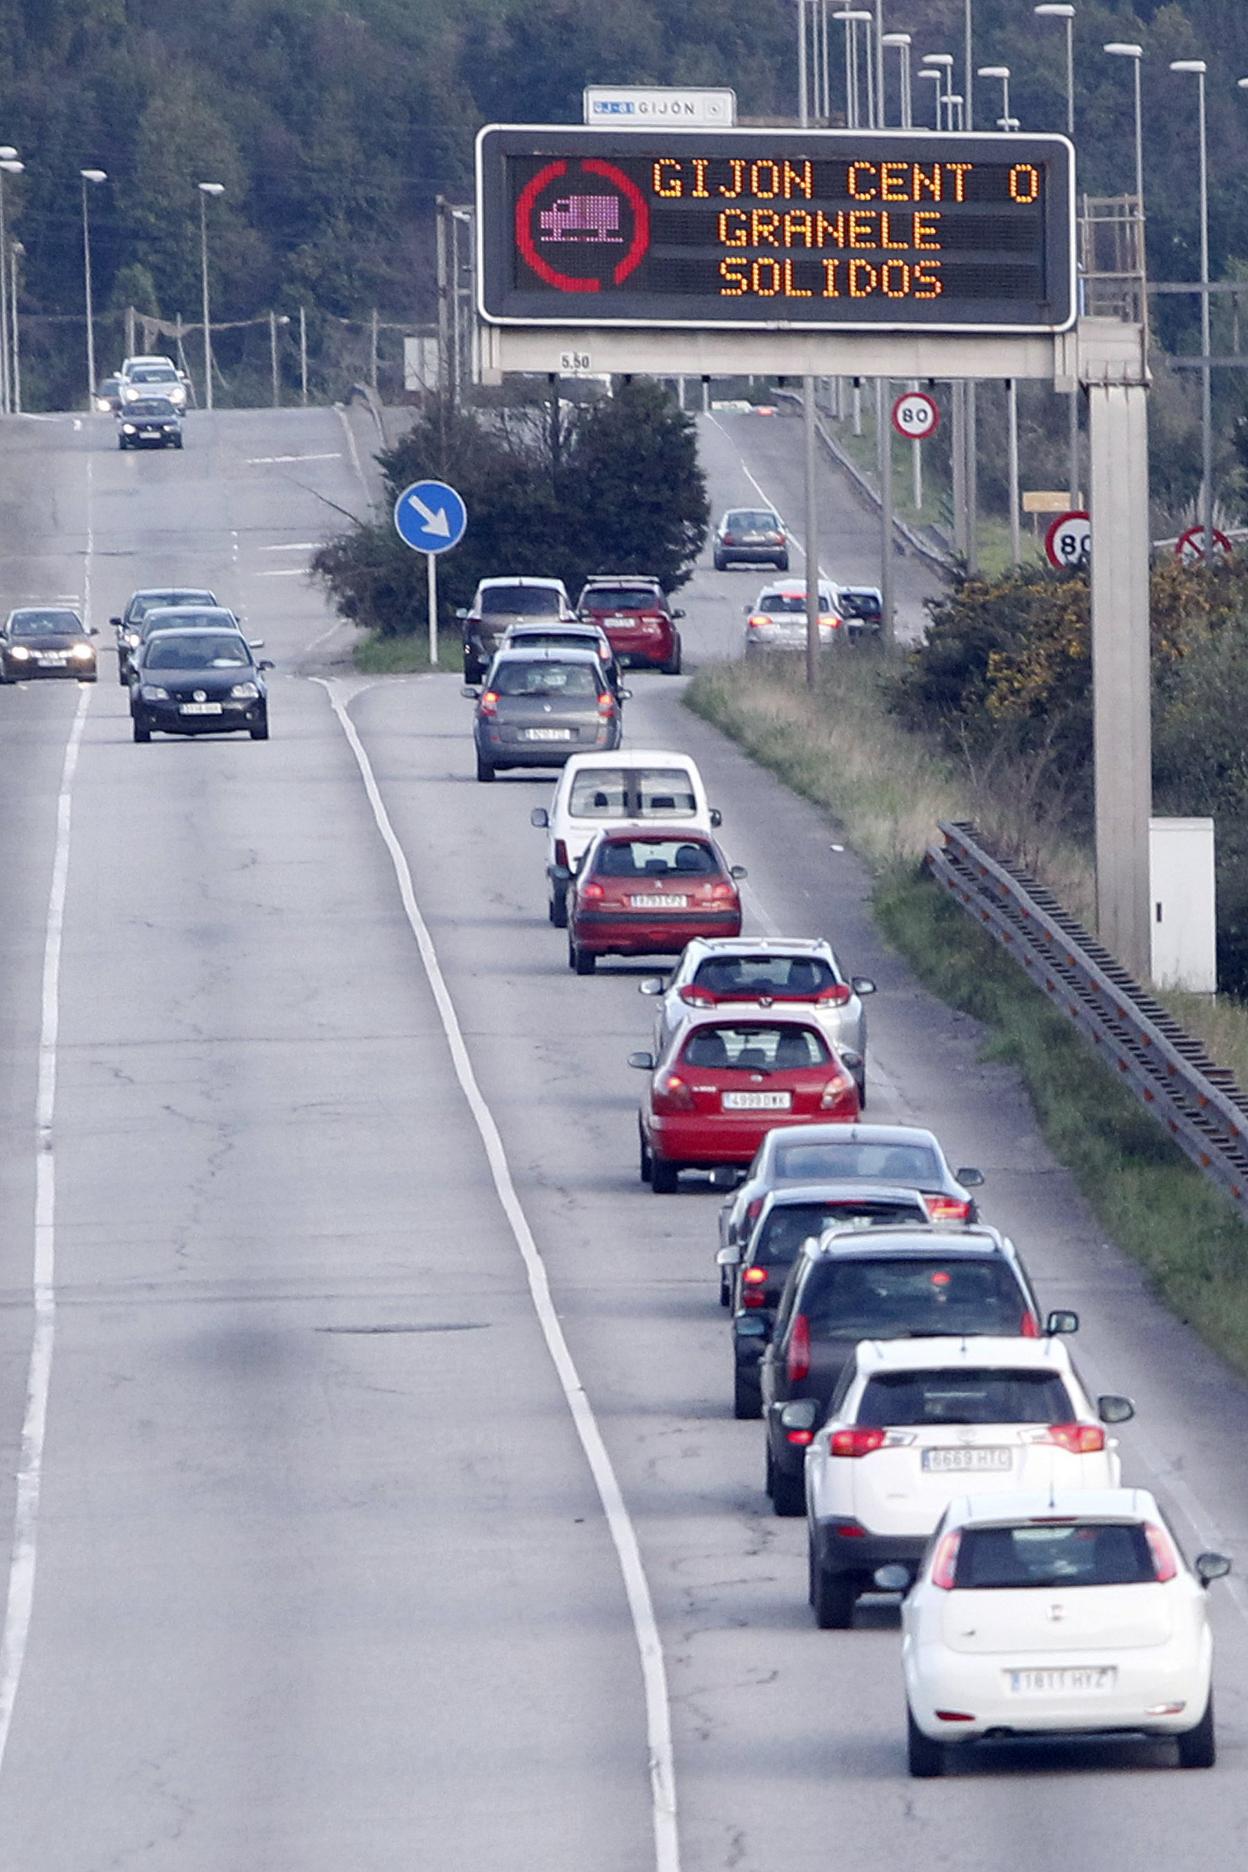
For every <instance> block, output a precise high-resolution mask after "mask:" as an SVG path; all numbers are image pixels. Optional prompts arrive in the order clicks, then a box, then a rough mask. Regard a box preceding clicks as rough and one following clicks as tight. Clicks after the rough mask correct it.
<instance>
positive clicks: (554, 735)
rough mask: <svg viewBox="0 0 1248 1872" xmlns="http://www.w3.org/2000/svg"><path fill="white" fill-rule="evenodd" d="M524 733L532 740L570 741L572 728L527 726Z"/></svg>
mask: <svg viewBox="0 0 1248 1872" xmlns="http://www.w3.org/2000/svg"><path fill="white" fill-rule="evenodd" d="M524 733H525V735H526V737H527V738H528V740H530V741H570V740H571V739H572V730H571V729H570V728H526V729H525V730H524Z"/></svg>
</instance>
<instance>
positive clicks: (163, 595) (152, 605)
mask: <svg viewBox="0 0 1248 1872" xmlns="http://www.w3.org/2000/svg"><path fill="white" fill-rule="evenodd" d="M216 602H217V600H216V596H215V594H214V593H213V592H209V591H162V592H156V591H152V592H136V593H135V595H134V597H133V598H132V599H131V600H130V607H129V612H130V621H131V623H132V624H137V623H140V622H141V621H142V619H143V618H145V617H146V616H147V614H148V612H149V611H167V610H168V609H169V607H170V606H171V605H215V604H216Z"/></svg>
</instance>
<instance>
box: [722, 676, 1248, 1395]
mask: <svg viewBox="0 0 1248 1872" xmlns="http://www.w3.org/2000/svg"><path fill="white" fill-rule="evenodd" d="M851 662H852V659H846V667H845V668H843V669H842V670H840V671H838V672H833V677H832V679H831V680H832V681H833V682H835V683H836V685H837V694H838V695H839V696H840V698H841V700H842V702H844V703H847V704H849V706H847V707H836V708H831V707H829V690H830V684H825V686H824V689H823V690H822V691H820V692H816V693H815V694H814V695H813V696H811V695H808V694H807V693H806V692H805V691H803V690H800V689H798V688H797V687H796V686H795V685H794V683H793V681H792V680H791V679H786V678H785V677H783V676H768V675H760V674H757V673H756V672H754V671H746V670H745V669H744V668H742V667H741V666H739V665H727V664H724V665H717V666H713V667H711V668H709V669H706V670H703V671H700V672H699V674H698V675H697V676H696V677H695V678H694V681H693V682H692V683H691V684H690V686H689V689H688V690H687V691H686V701H687V703H688V705H689V707H690V708H692V709H693V710H694V712H695V713H696V714H698V715H701V716H702V717H703V718H704V719H705V720H707V721H709V722H712V723H713V724H714V725H715V726H716V727H718V728H720V729H722V730H723V731H724V732H725V733H726V734H728V735H730V736H732V738H733V739H734V740H736V741H737V742H739V743H740V745H741V746H742V747H743V748H744V749H745V751H746V752H747V753H748V754H750V755H751V756H752V757H753V758H754V759H755V760H757V761H758V762H759V763H760V764H761V765H762V766H765V767H767V768H769V769H770V770H771V771H772V772H773V773H775V774H777V775H778V776H779V778H780V779H782V780H783V781H785V783H786V784H787V785H789V786H791V787H792V788H793V789H794V790H795V791H796V792H798V793H801V794H803V795H804V796H805V797H806V798H807V799H810V800H812V801H814V803H815V804H817V805H820V806H822V807H824V808H826V809H827V810H828V811H829V812H830V813H831V814H833V815H834V816H835V817H836V819H837V820H838V821H839V823H840V824H841V826H843V827H844V830H845V832H846V835H847V836H848V839H849V841H850V843H851V844H852V845H853V846H854V848H855V850H857V851H858V852H859V853H860V854H861V855H862V856H863V857H864V858H866V860H867V861H868V863H869V864H870V865H871V866H872V869H873V870H874V872H875V878H876V882H875V891H874V905H875V911H876V916H877V919H878V921H879V924H880V927H881V928H882V929H883V930H884V932H885V933H886V935H887V936H888V937H889V939H890V941H892V942H893V944H894V945H895V946H896V948H897V949H899V950H900V951H901V953H902V954H903V955H904V956H905V957H906V960H907V961H908V962H909V964H910V966H911V967H912V968H913V969H914V971H915V973H916V975H918V977H919V978H920V980H922V981H923V982H924V983H925V984H926V985H927V986H928V987H929V988H931V989H932V991H933V992H934V993H936V994H938V995H939V996H940V997H941V998H942V999H943V1000H945V1001H947V1002H949V1003H950V1004H951V1005H952V1006H955V1007H958V1008H962V1009H964V1010H965V1011H966V1012H967V1013H969V1014H972V1015H973V1016H974V1017H975V1018H976V1019H977V1020H979V1021H981V1022H982V1023H983V1025H984V1027H985V1028H986V1029H987V1033H988V1039H987V1041H986V1049H985V1050H986V1056H987V1057H989V1058H993V1059H999V1060H1005V1061H1009V1062H1010V1063H1011V1064H1012V1065H1013V1066H1014V1067H1015V1068H1016V1069H1017V1071H1018V1072H1019V1073H1020V1074H1021V1076H1022V1078H1023V1081H1024V1083H1025V1084H1026V1086H1027V1088H1028V1090H1029V1092H1030V1094H1031V1098H1032V1101H1033V1103H1034V1105H1035V1109H1036V1115H1037V1118H1038V1121H1039V1123H1040V1126H1041V1129H1042V1131H1043V1133H1044V1136H1045V1138H1046V1139H1047V1141H1048V1143H1049V1146H1050V1148H1051V1149H1052V1150H1053V1152H1054V1155H1055V1156H1056V1157H1057V1158H1058V1159H1059V1160H1060V1161H1061V1162H1062V1163H1064V1164H1065V1165H1066V1166H1067V1167H1068V1168H1069V1169H1070V1170H1071V1172H1072V1173H1073V1174H1074V1176H1075V1178H1076V1180H1077V1182H1078V1184H1079V1187H1080V1188H1081V1190H1082V1191H1083V1193H1084V1195H1085V1197H1086V1198H1087V1200H1088V1202H1089V1204H1090V1205H1091V1207H1092V1209H1093V1211H1094V1212H1095V1214H1096V1216H1097V1217H1098V1219H1099V1221H1100V1222H1101V1224H1102V1225H1103V1227H1104V1228H1105V1230H1106V1232H1107V1234H1109V1235H1111V1236H1112V1237H1113V1239H1114V1240H1115V1241H1116V1242H1117V1243H1118V1244H1119V1246H1120V1247H1122V1248H1123V1249H1125V1250H1126V1251H1127V1253H1129V1254H1130V1255H1131V1256H1132V1257H1133V1258H1134V1259H1135V1260H1136V1261H1137V1262H1138V1263H1139V1265H1140V1266H1141V1267H1142V1268H1143V1269H1144V1271H1145V1273H1146V1274H1147V1276H1148V1278H1149V1279H1150V1281H1151V1282H1152V1284H1153V1286H1154V1287H1155V1289H1156V1291H1157V1292H1158V1294H1159V1295H1160V1296H1161V1297H1162V1299H1164V1300H1165V1302H1166V1303H1167V1305H1168V1306H1169V1307H1170V1308H1171V1310H1172V1311H1173V1312H1175V1313H1176V1314H1177V1315H1178V1316H1179V1318H1180V1319H1182V1320H1184V1321H1187V1322H1188V1323H1190V1324H1191V1325H1192V1326H1193V1327H1195V1329H1196V1330H1197V1331H1198V1332H1199V1333H1200V1334H1201V1336H1202V1337H1203V1338H1204V1339H1205V1340H1206V1341H1207V1342H1208V1343H1209V1344H1210V1345H1212V1346H1214V1347H1215V1348H1216V1349H1217V1350H1218V1351H1219V1352H1221V1353H1222V1354H1223V1355H1224V1356H1225V1357H1227V1358H1228V1359H1230V1360H1231V1361H1232V1362H1233V1363H1234V1364H1235V1365H1236V1366H1237V1367H1238V1368H1239V1369H1240V1370H1241V1371H1243V1372H1246V1373H1248V1231H1246V1230H1245V1228H1244V1225H1243V1223H1241V1222H1240V1220H1239V1218H1238V1217H1237V1216H1236V1215H1235V1213H1234V1212H1233V1211H1232V1210H1231V1209H1230V1207H1229V1206H1228V1204H1227V1203H1226V1202H1225V1201H1224V1199H1223V1198H1222V1197H1221V1196H1220V1195H1219V1194H1218V1192H1217V1191H1216V1190H1215V1189H1214V1188H1213V1187H1212V1185H1210V1184H1209V1183H1207V1182H1206V1181H1205V1179H1204V1178H1203V1177H1202V1176H1200V1174H1199V1173H1198V1172H1197V1171H1196V1170H1195V1169H1194V1168H1193V1167H1192V1166H1191V1165H1190V1164H1189V1163H1188V1162H1187V1160H1186V1158H1185V1157H1184V1156H1183V1155H1182V1154H1181V1152H1179V1151H1178V1150H1177V1149H1176V1147H1175V1146H1173V1145H1172V1144H1170V1143H1169V1141H1168V1140H1167V1139H1166V1138H1165V1137H1164V1136H1163V1134H1162V1132H1161V1131H1160V1130H1159V1128H1158V1127H1157V1125H1156V1124H1155V1123H1153V1121H1152V1120H1151V1119H1150V1118H1149V1117H1148V1116H1147V1114H1146V1113H1145V1112H1144V1111H1143V1110H1142V1109H1141V1107H1140V1106H1138V1105H1137V1104H1136V1103H1135V1101H1134V1099H1132V1098H1130V1097H1129V1096H1128V1094H1126V1093H1125V1092H1124V1091H1123V1090H1122V1088H1121V1086H1119V1085H1118V1084H1117V1082H1116V1081H1115V1080H1114V1079H1113V1078H1112V1077H1111V1076H1110V1075H1109V1074H1108V1073H1107V1072H1105V1070H1104V1069H1103V1068H1102V1067H1101V1066H1100V1065H1099V1064H1098V1063H1097V1062H1096V1061H1095V1059H1094V1058H1093V1057H1092V1055H1091V1054H1090V1053H1089V1051H1088V1050H1087V1048H1086V1047H1085V1046H1084V1045H1083V1043H1082V1042H1081V1041H1080V1040H1079V1038H1078V1036H1077V1034H1076V1033H1075V1032H1074V1030H1073V1029H1072V1028H1070V1027H1069V1026H1068V1025H1067V1024H1066V1022H1064V1021H1063V1020H1062V1018H1061V1017H1060V1016H1059V1015H1057V1014H1056V1013H1055V1012H1054V1011H1053V1009H1052V1008H1050V1007H1049V1005H1048V1004H1047V1002H1046V1001H1045V1000H1044V999H1043V997H1042V996H1040V995H1039V994H1038V993H1037V992H1036V991H1035V990H1034V989H1033V988H1031V987H1030V986H1029V984H1028V983H1027V981H1026V979H1025V977H1024V976H1023V975H1022V973H1021V972H1020V971H1019V970H1018V969H1016V968H1013V967H1012V966H1011V965H1010V963H1009V961H1008V960H1007V959H1006V958H1005V957H1004V956H1002V954H1001V952H1000V950H999V949H998V948H997V946H996V945H995V944H994V943H993V942H992V941H991V940H990V939H989V938H988V937H986V936H984V935H983V934H982V933H981V932H980V931H979V930H977V929H976V928H975V926H974V925H973V924H972V923H971V922H970V921H969V919H968V918H967V917H966V916H965V915H964V914H963V913H962V912H960V911H959V910H958V909H957V908H956V907H955V906H954V905H953V904H952V903H950V902H949V900H948V899H947V898H946V897H945V896H944V895H943V894H942V893H941V892H940V891H939V890H938V889H937V887H936V886H935V885H933V884H931V883H930V882H929V881H928V880H927V879H926V878H925V877H924V876H922V874H921V873H920V871H919V859H920V857H921V854H922V851H923V849H924V847H925V846H926V844H927V842H928V839H929V836H930V834H931V833H932V832H933V831H934V829H935V824H936V821H937V820H938V819H940V818H942V817H971V816H973V810H972V808H971V807H970V805H969V803H968V799H967V796H966V792H965V790H964V789H960V786H959V779H958V776H957V774H956V773H955V772H954V771H953V770H952V768H951V767H950V766H949V764H947V763H943V764H942V762H941V761H940V760H939V758H933V756H932V754H931V751H930V750H929V749H928V748H927V747H926V745H925V744H924V743H923V742H922V740H921V739H920V738H918V737H913V736H909V735H907V734H905V732H904V731H903V730H901V729H900V728H899V727H898V725H897V724H896V723H894V722H892V721H891V720H890V719H889V717H888V715H887V711H886V709H885V708H884V705H883V701H882V699H881V698H880V696H879V692H878V682H876V680H875V678H874V677H873V676H872V675H871V673H870V671H869V668H868V667H867V666H866V664H865V660H864V665H863V667H862V668H860V669H855V670H851V669H849V668H848V665H849V664H850V663H851ZM1176 1006H1177V1007H1178V1008H1179V1011H1180V1017H1181V1018H1183V1019H1185V1020H1187V1021H1188V1023H1189V1025H1194V1024H1195V1023H1194V1022H1193V1021H1192V1019H1191V1016H1192V1015H1193V1014H1194V1013H1195V1012H1196V1011H1197V1009H1196V1007H1195V1006H1193V1005H1192V1003H1191V1000H1190V998H1187V999H1184V1000H1183V1001H1182V1002H1181V1003H1178V1002H1177V1001H1176ZM1206 1019H1207V1021H1209V1022H1211V1023H1213V1024H1215V1025H1216V1026H1218V1027H1219V1028H1220V1030H1221V1032H1220V1038H1221V1040H1222V1041H1223V1043H1224V1045H1223V1047H1222V1048H1220V1049H1219V1057H1222V1058H1226V1057H1227V1052H1226V1047H1227V1045H1230V1046H1231V1052H1232V1053H1235V1052H1238V1051H1240V1050H1241V1048H1244V1046H1245V1041H1244V1029H1245V1024H1246V1023H1245V1019H1244V1018H1243V1016H1242V1013H1241V1011H1240V1010H1237V1009H1234V1008H1233V1007H1229V1006H1228V1005H1227V1004H1225V1003H1224V1004H1221V1005H1220V1007H1219V1008H1218V1009H1215V1010H1213V1011H1211V1012H1207V1014H1206ZM1210 1038H1212V1035H1211V1036H1210ZM1232 1042H1234V1044H1231V1043H1232ZM1231 1063H1232V1064H1234V1061H1233V1060H1232V1062H1231Z"/></svg>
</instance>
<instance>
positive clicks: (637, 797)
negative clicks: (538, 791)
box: [568, 767, 698, 819]
mask: <svg viewBox="0 0 1248 1872" xmlns="http://www.w3.org/2000/svg"><path fill="white" fill-rule="evenodd" d="M630 793H631V795H632V797H631V798H630V797H629V795H630ZM697 810H698V802H697V799H696V797H695V796H694V791H693V782H692V780H691V779H690V778H689V774H688V773H687V772H686V771H685V770H684V769H682V768H679V767H629V768H625V767H587V768H585V769H584V770H583V771H582V772H580V773H578V774H576V775H575V776H574V778H573V781H572V787H571V791H570V792H569V794H568V811H569V813H570V814H571V816H572V817H573V819H663V818H673V819H688V818H689V817H690V816H691V815H692V814H694V813H696V812H697Z"/></svg>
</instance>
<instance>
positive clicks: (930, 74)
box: [915, 66, 945, 130]
mask: <svg viewBox="0 0 1248 1872" xmlns="http://www.w3.org/2000/svg"><path fill="white" fill-rule="evenodd" d="M915 75H916V76H917V77H919V78H934V79H935V80H936V89H935V91H934V92H933V93H932V96H933V97H934V98H935V100H936V109H935V110H934V111H933V113H932V128H933V130H939V129H940V127H941V121H940V119H941V108H940V107H941V104H942V102H943V101H944V95H945V94H944V89H943V87H944V82H945V75H944V73H943V72H939V71H933V70H932V69H931V67H930V66H925V67H924V69H923V70H922V71H920V72H918V73H916V74H915Z"/></svg>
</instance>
